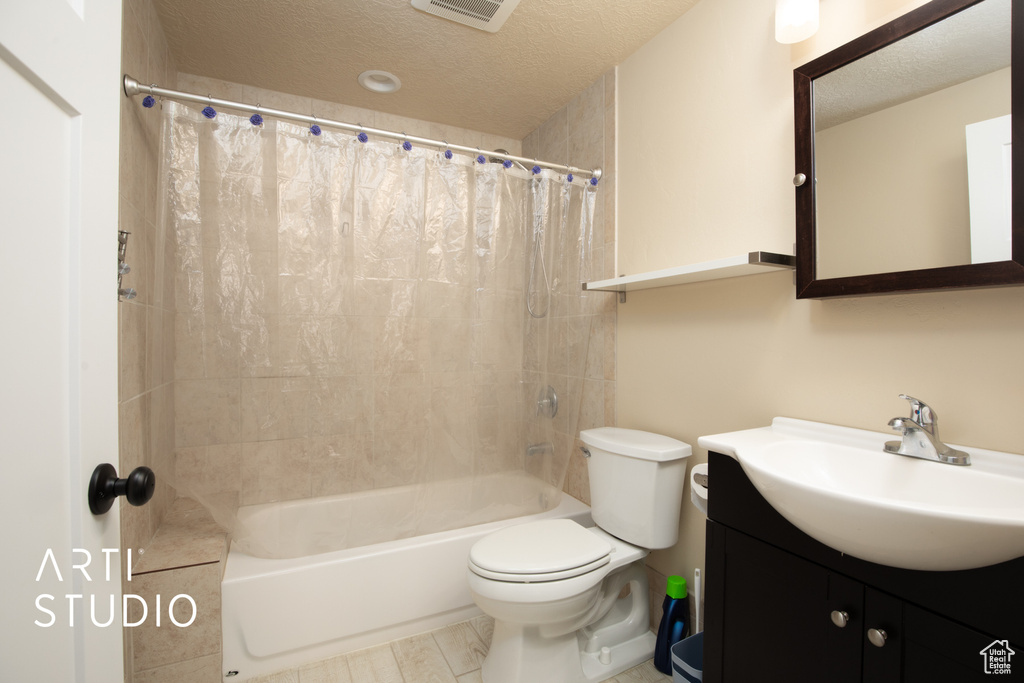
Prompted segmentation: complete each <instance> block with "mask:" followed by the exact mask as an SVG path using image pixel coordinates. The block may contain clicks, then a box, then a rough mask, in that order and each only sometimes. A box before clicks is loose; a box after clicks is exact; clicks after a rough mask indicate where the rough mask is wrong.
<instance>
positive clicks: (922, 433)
mask: <svg viewBox="0 0 1024 683" xmlns="http://www.w3.org/2000/svg"><path fill="white" fill-rule="evenodd" d="M900 398H902V399H905V400H907V401H910V417H894V418H893V419H891V420H889V426H890V427H892V428H893V429H894V430H895V431H897V432H900V433H902V434H903V440H902V441H886V442H885V450H886V452H887V453H898V454H899V455H909V456H911V457H913V458H922V459H924V460H935V461H936V462H944V463H946V464H949V465H970V464H971V456H970V455H968V454H967V453H964V452H963V451H958V450H957V449H955V448H951V447H949V446H947V445H946V444H944V443H942V441H940V440H939V416H938V415H936V414H935V411H934V410H932V408H931V406H929V405H928V404H927V403H925V402H924V401H921V400H920V399H916V398H914V397H913V396H907V395H906V394H900Z"/></svg>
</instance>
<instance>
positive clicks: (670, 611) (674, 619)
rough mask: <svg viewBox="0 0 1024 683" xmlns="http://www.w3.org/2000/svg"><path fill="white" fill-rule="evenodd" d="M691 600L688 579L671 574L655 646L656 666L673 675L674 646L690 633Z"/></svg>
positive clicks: (661, 670)
mask: <svg viewBox="0 0 1024 683" xmlns="http://www.w3.org/2000/svg"><path fill="white" fill-rule="evenodd" d="M689 618H690V600H689V598H687V596H686V579H684V578H683V577H681V576H670V577H668V580H667V581H666V582H665V602H664V603H663V604H662V615H661V624H660V625H659V626H658V639H657V642H656V643H655V646H654V668H656V669H657V670H658V671H660V672H661V673H663V674H668V675H669V676H671V675H672V646H673V645H675V644H676V643H678V642H679V641H680V640H682V639H683V638H685V637H686V636H687V635H689V632H690V628H689V623H688V622H689Z"/></svg>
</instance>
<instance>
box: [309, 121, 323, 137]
mask: <svg viewBox="0 0 1024 683" xmlns="http://www.w3.org/2000/svg"><path fill="white" fill-rule="evenodd" d="M309 132H310V133H312V134H313V135H320V132H321V131H320V126H318V125H316V124H315V123H314V124H313V125H312V126H310V127H309Z"/></svg>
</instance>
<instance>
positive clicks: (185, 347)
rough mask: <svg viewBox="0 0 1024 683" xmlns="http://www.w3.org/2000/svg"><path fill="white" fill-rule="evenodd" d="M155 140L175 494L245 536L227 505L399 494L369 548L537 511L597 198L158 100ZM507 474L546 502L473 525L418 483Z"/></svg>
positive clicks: (564, 426)
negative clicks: (164, 235) (524, 477)
mask: <svg viewBox="0 0 1024 683" xmlns="http://www.w3.org/2000/svg"><path fill="white" fill-rule="evenodd" d="M163 126H164V137H163V143H162V144H163V147H162V150H161V164H162V167H161V178H162V187H161V190H160V191H161V192H162V193H163V194H164V197H163V200H162V202H161V203H160V205H161V207H162V216H161V220H160V225H161V227H162V229H164V230H167V231H170V233H171V234H173V236H174V238H175V241H174V243H175V245H176V250H177V251H176V262H177V272H176V273H174V276H175V277H176V278H177V280H176V283H175V296H176V303H175V309H176V318H175V357H176V361H175V373H174V391H175V434H176V447H177V450H176V458H175V462H176V466H175V472H174V474H173V476H172V477H171V478H172V481H171V483H172V484H173V485H174V486H175V487H176V488H177V489H178V491H179V493H181V494H182V495H189V496H192V497H195V498H196V499H198V500H199V501H200V502H202V503H203V504H204V506H206V507H207V508H209V509H210V510H211V512H213V514H214V516H215V517H216V518H217V520H218V521H219V522H220V523H221V524H223V525H225V526H227V527H228V528H229V529H230V530H231V531H232V533H233V534H234V538H235V540H236V541H239V542H243V543H244V539H245V538H246V536H247V534H246V530H245V529H244V528H243V525H242V524H241V523H240V522H239V518H238V515H237V512H238V509H239V507H240V506H252V505H259V504H262V503H268V502H275V501H287V500H295V499H301V498H310V497H318V496H330V495H333V494H340V493H353V492H358V491H366V490H372V489H382V488H388V487H403V486H405V487H409V486H412V487H414V490H415V492H416V493H415V495H416V496H417V501H416V504H415V505H413V506H412V507H411V508H410V510H409V512H408V514H407V515H406V516H405V518H404V519H403V520H402V522H401V523H398V524H395V523H394V522H393V521H392V522H389V523H388V527H389V528H388V529H386V530H382V533H386V534H387V535H388V538H396V537H402V536H409V535H417V534H420V533H427V532H430V531H435V530H441V529H443V528H452V527H457V526H461V525H462V524H463V523H464V521H465V520H466V519H467V517H468V518H471V519H473V520H474V521H492V520H493V519H500V518H502V517H512V516H516V515H519V514H528V513H531V512H537V511H540V509H544V508H548V507H553V506H554V505H556V504H557V501H558V495H559V491H560V488H561V486H562V480H563V479H564V476H565V472H566V468H567V464H568V460H569V455H570V453H571V450H572V448H573V444H574V439H575V436H576V430H577V425H576V422H577V419H578V415H579V403H580V395H581V391H582V384H583V372H584V364H585V362H586V356H587V348H586V345H587V340H588V339H589V336H590V329H591V325H592V323H593V318H594V306H593V305H588V303H587V295H586V293H585V292H583V291H582V290H581V287H580V282H581V281H584V280H586V279H587V278H588V277H589V273H588V271H587V269H588V267H589V266H588V261H589V257H590V240H591V232H592V228H591V225H592V216H593V208H594V192H595V188H593V187H590V186H589V185H585V184H584V183H582V182H581V181H580V180H579V179H576V180H575V181H573V182H570V181H569V180H568V179H567V178H566V177H563V176H560V175H557V174H554V173H551V172H549V171H543V172H541V173H539V174H533V173H530V172H528V171H525V170H522V169H519V168H516V167H512V168H504V167H503V166H502V165H500V164H493V163H483V164H481V163H478V162H477V160H475V159H472V158H468V157H464V156H459V155H450V154H449V155H446V154H444V153H443V151H438V150H433V149H424V148H419V147H412V148H411V149H410V148H409V147H410V146H409V145H405V146H403V145H400V144H396V143H394V142H385V141H367V142H360V141H359V140H358V139H357V138H356V137H355V136H353V135H351V134H348V133H342V132H334V131H330V130H323V131H319V133H318V134H314V133H313V132H312V131H311V130H310V129H308V128H304V127H301V126H298V125H293V124H290V123H287V122H283V121H273V120H266V121H264V122H263V123H262V125H260V126H254V125H253V124H252V123H251V122H250V120H249V119H247V118H243V117H238V116H232V115H230V114H226V113H218V114H217V115H216V118H215V119H213V120H209V119H207V118H205V117H204V116H203V115H201V114H200V113H199V112H198V111H196V110H193V109H191V108H189V107H187V106H184V105H180V104H176V103H172V102H167V103H164V104H163ZM448 156H451V158H448ZM598 296H600V295H598ZM528 301H529V305H527V303H528ZM548 386H551V387H552V388H554V391H555V393H556V394H557V395H558V399H559V409H558V412H557V413H556V414H555V415H554V417H550V416H549V415H548V412H549V411H546V410H545V408H546V407H547V406H548V405H549V404H543V405H542V406H541V407H538V400H539V399H541V398H543V397H544V396H546V394H545V391H546V387H548ZM531 446H533V448H530V447H531ZM528 453H529V455H528ZM509 471H519V472H525V473H528V474H529V475H530V476H533V477H537V478H539V479H541V480H543V481H544V482H546V485H547V487H546V488H545V489H544V490H545V491H546V493H545V494H544V495H541V496H538V495H537V494H536V493H535V492H534V493H531V494H530V495H529V496H526V495H524V497H523V500H521V501H517V504H516V505H514V506H512V507H514V508H515V509H511V508H510V507H509V506H508V505H492V506H490V508H492V509H489V507H488V501H486V500H451V499H449V498H450V495H451V494H450V492H451V491H452V490H454V489H447V490H448V492H449V493H448V494H446V493H445V491H446V489H445V487H443V486H436V485H435V486H426V485H425V484H428V483H430V482H444V481H454V480H460V481H461V480H465V478H475V479H482V478H485V477H487V476H488V475H492V474H494V473H498V472H509ZM459 490H463V489H459ZM469 490H472V487H470V489H469ZM460 495H461V496H462V498H466V497H467V495H468V497H469V498H470V499H472V498H474V496H473V495H472V493H470V494H460ZM475 498H481V496H476V497H475ZM428 510H429V511H430V514H429V515H428V514H426V513H425V511H428ZM426 517H429V518H430V519H429V523H427V522H426V521H425V518H426ZM263 523H266V521H265V519H264V521H263ZM280 523H281V524H285V522H284V521H281V522H280ZM288 523H291V522H288ZM283 531H285V532H286V533H287V532H288V530H283ZM382 539H383V540H386V539H384V537H382ZM249 550H250V551H251V552H254V553H257V554H261V555H264V556H274V554H275V552H276V551H275V549H273V548H250V549H249Z"/></svg>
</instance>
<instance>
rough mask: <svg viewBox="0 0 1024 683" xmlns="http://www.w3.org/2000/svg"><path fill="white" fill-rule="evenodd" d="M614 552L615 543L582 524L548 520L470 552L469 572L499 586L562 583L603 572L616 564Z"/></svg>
mask: <svg viewBox="0 0 1024 683" xmlns="http://www.w3.org/2000/svg"><path fill="white" fill-rule="evenodd" d="M611 553H612V546H611V544H609V543H608V542H607V541H606V540H604V539H603V538H602V537H600V536H598V535H595V534H593V533H591V532H590V531H588V530H587V529H585V528H583V527H582V526H580V525H579V524H577V523H576V522H574V521H572V520H568V519H547V520H541V521H538V522H530V523H527V524H518V525H515V526H510V527H506V528H504V529H501V530H499V531H496V532H494V533H492V534H489V535H488V536H486V537H485V538H483V539H481V540H480V541H478V542H477V543H476V544H475V545H474V546H473V548H472V550H470V553H469V568H470V570H471V571H472V572H473V573H474V574H477V575H478V576H481V577H483V578H487V579H493V580H496V581H507V582H513V583H539V582H544V581H560V580H562V579H569V578H572V577H575V576H581V575H583V574H587V573H589V572H592V571H594V570H595V569H600V568H601V567H603V566H605V565H607V564H608V563H609V562H610V561H611Z"/></svg>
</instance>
